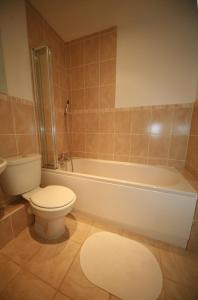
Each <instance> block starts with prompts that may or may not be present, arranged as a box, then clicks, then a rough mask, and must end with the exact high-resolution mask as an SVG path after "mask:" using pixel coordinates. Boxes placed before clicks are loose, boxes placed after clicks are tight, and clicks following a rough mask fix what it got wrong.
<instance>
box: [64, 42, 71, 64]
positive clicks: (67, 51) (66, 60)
mask: <svg viewBox="0 0 198 300" xmlns="http://www.w3.org/2000/svg"><path fill="white" fill-rule="evenodd" d="M70 53H71V51H70V44H69V43H65V48H64V64H65V67H66V68H67V69H69V68H70V66H71V65H70V61H71V59H70Z"/></svg>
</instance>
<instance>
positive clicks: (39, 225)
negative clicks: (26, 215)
mask: <svg viewBox="0 0 198 300" xmlns="http://www.w3.org/2000/svg"><path fill="white" fill-rule="evenodd" d="M40 182H41V155H40V154H31V155H27V156H25V157H24V156H18V157H13V158H9V159H8V164H7V169H6V170H5V171H4V172H3V173H2V174H1V175H0V184H1V187H2V188H3V190H4V192H5V193H7V194H8V195H22V196H23V198H24V199H26V200H27V201H28V202H29V203H30V206H31V210H32V212H33V214H34V215H35V224H34V229H35V231H36V233H37V234H38V235H40V236H41V237H42V238H44V239H48V240H52V239H57V238H59V237H60V236H62V235H63V234H64V232H65V216H66V215H67V214H68V213H69V212H70V211H71V210H72V208H73V207H74V204H75V201H76V195H75V193H74V192H73V191H72V190H71V189H69V188H67V187H64V186H59V185H49V186H46V187H44V188H41V187H40Z"/></svg>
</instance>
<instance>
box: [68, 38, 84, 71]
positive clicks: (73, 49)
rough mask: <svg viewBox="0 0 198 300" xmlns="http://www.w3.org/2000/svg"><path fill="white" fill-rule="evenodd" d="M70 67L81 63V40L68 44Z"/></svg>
mask: <svg viewBox="0 0 198 300" xmlns="http://www.w3.org/2000/svg"><path fill="white" fill-rule="evenodd" d="M70 59H71V62H70V63H71V67H77V66H81V65H82V64H83V40H82V39H81V40H78V41H77V42H75V41H74V42H71V45H70Z"/></svg>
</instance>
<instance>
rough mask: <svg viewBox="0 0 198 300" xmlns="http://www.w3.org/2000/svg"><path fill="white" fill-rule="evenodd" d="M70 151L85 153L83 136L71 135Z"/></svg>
mask: <svg viewBox="0 0 198 300" xmlns="http://www.w3.org/2000/svg"><path fill="white" fill-rule="evenodd" d="M71 146H72V147H71V148H72V151H76V152H84V151H85V135H84V134H82V133H74V134H73V135H72V145H71Z"/></svg>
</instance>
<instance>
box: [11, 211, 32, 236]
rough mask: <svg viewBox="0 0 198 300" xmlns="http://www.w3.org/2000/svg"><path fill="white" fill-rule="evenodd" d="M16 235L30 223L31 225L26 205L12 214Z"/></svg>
mask: <svg viewBox="0 0 198 300" xmlns="http://www.w3.org/2000/svg"><path fill="white" fill-rule="evenodd" d="M11 219H12V227H13V233H14V236H17V235H18V234H19V233H20V232H21V231H23V230H24V229H25V228H26V227H27V226H28V225H30V223H29V222H30V217H29V218H28V212H27V208H26V207H25V206H24V207H22V208H21V209H19V210H18V211H16V212H15V213H14V214H12V216H11Z"/></svg>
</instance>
